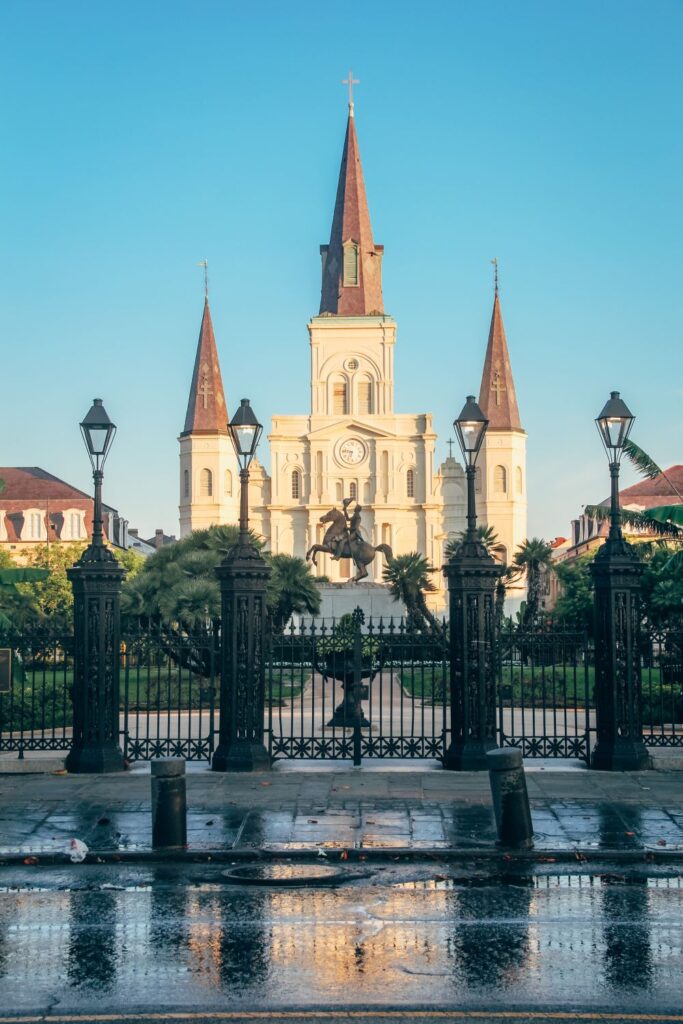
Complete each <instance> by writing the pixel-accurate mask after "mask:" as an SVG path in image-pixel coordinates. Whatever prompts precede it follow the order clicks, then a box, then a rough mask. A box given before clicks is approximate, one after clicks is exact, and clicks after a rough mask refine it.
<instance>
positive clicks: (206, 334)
mask: <svg viewBox="0 0 683 1024" xmlns="http://www.w3.org/2000/svg"><path fill="white" fill-rule="evenodd" d="M205 264H206V260H204V261H203V262H202V263H201V264H200V266H204V271H205V273H206V266H205ZM206 286H207V284H206V279H205V287H206ZM227 429H228V411H227V409H226V406H225V394H224V392H223V381H222V379H221V368H220V364H219V362H218V351H217V349H216V339H215V337H214V333H213V324H212V322H211V311H210V309H209V300H208V298H207V297H205V298H204V314H203V316H202V326H201V329H200V331H199V341H198V343H197V355H196V357H195V361H194V372H193V374H192V383H191V385H190V397H189V400H188V403H187V413H186V415H185V426H184V428H183V434H217V433H218V434H225V433H227Z"/></svg>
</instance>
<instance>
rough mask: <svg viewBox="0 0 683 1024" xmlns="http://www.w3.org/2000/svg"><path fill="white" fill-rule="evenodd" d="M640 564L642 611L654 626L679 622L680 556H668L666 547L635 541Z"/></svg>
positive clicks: (682, 616) (682, 598) (682, 613)
mask: <svg viewBox="0 0 683 1024" xmlns="http://www.w3.org/2000/svg"><path fill="white" fill-rule="evenodd" d="M636 550H637V551H638V554H639V556H640V558H641V559H642V561H643V564H644V572H643V576H642V581H641V594H642V600H643V613H644V615H645V618H646V619H647V621H648V622H649V623H651V625H653V626H655V627H660V626H665V625H668V624H671V625H678V626H679V628H680V626H681V624H682V623H683V559H681V558H672V557H671V551H670V549H669V548H668V547H667V546H664V545H661V544H657V543H656V542H655V543H649V544H648V543H643V544H638V545H637V548H636Z"/></svg>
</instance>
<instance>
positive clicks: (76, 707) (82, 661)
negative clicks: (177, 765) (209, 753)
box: [66, 398, 125, 772]
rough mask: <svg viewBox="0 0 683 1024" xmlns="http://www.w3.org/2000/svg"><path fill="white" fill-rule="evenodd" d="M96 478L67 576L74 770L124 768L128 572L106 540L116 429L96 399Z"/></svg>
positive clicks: (87, 424) (91, 437)
mask: <svg viewBox="0 0 683 1024" xmlns="http://www.w3.org/2000/svg"><path fill="white" fill-rule="evenodd" d="M81 433H82V434H83V440H84V441H85V446H86V448H87V449H88V455H89V456H90V462H91V464H92V468H93V480H94V482H95V502H94V509H93V527H92V538H91V542H90V544H89V545H88V547H87V548H86V549H85V551H84V552H83V554H82V555H81V557H80V559H79V560H78V562H76V564H75V565H74V566H72V568H71V569H69V570H68V571H67V576H68V577H69V580H70V581H71V586H72V588H73V593H74V686H73V716H74V723H73V738H72V741H71V749H70V750H69V754H68V756H67V759H66V767H67V770H68V771H70V772H112V771H121V770H122V769H123V766H124V765H123V754H122V752H121V748H120V746H119V644H120V632H121V621H120V620H121V616H120V608H119V602H120V596H121V583H122V580H123V577H124V575H125V572H124V570H123V569H121V568H120V566H119V564H118V562H117V561H116V559H115V557H114V555H113V554H112V552H111V551H110V549H109V548H108V547H107V545H106V544H105V543H104V532H103V530H102V478H103V472H102V471H103V467H104V463H105V461H106V458H107V455H108V454H109V449H110V448H111V443H112V440H113V438H114V434H115V433H116V427H115V426H114V424H113V423H112V421H111V420H110V419H109V417H108V416H107V412H106V410H105V408H104V406H103V405H102V399H101V398H96V399H95V400H94V402H93V405H92V407H91V409H90V410H89V412H88V414H87V416H86V417H85V419H84V420H83V422H82V423H81Z"/></svg>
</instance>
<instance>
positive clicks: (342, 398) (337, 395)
mask: <svg viewBox="0 0 683 1024" xmlns="http://www.w3.org/2000/svg"><path fill="white" fill-rule="evenodd" d="M346 411H347V406H346V384H345V383H339V384H335V385H334V388H333V392H332V412H333V413H336V414H338V415H341V416H345V415H346Z"/></svg>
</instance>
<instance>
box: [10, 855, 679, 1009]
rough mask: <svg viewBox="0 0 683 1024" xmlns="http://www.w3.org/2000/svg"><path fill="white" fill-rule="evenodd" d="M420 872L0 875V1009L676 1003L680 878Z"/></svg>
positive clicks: (165, 870) (184, 870)
mask: <svg viewBox="0 0 683 1024" xmlns="http://www.w3.org/2000/svg"><path fill="white" fill-rule="evenodd" d="M292 870H293V871H294V870H295V869H292ZM421 870H422V874H423V875H425V873H426V872H430V873H431V874H430V876H429V877H415V874H413V875H412V876H409V875H405V873H406V872H407V871H408V869H405V868H399V867H396V866H395V865H388V866H387V867H386V868H376V869H374V874H373V877H372V878H371V879H369V880H366V881H363V880H362V879H359V878H358V877H355V878H354V877H353V874H352V873H351V874H350V875H349V878H348V879H347V882H348V884H345V885H344V886H343V887H342V888H337V889H330V888H326V889H316V888H313V887H310V888H303V889H290V888H278V887H258V888H252V887H249V886H236V885H234V884H230V885H228V884H224V883H225V879H224V878H222V871H221V869H218V868H214V869H208V868H206V867H202V868H199V867H197V866H195V867H193V868H188V867H186V866H183V867H178V868H171V867H170V866H168V865H165V866H159V867H156V868H154V867H148V868H136V869H129V870H128V872H127V873H125V872H124V871H123V869H113V868H111V867H108V868H107V869H104V868H100V867H97V866H93V867H84V866H80V867H79V868H65V869H64V870H63V871H60V872H59V873H58V875H56V874H55V872H53V873H52V874H49V873H47V872H45V873H43V874H40V875H39V874H36V873H31V872H30V871H29V870H28V869H25V868H23V869H19V868H17V869H14V871H13V872H12V873H9V874H8V872H7V871H6V872H5V873H4V882H5V888H4V891H3V894H2V901H1V903H0V990H2V992H3V1005H4V1008H5V1010H8V1009H12V1010H19V1009H21V1010H29V1009H30V1010H39V1009H41V1008H44V1007H45V1006H47V1005H51V1006H53V1008H54V1006H55V1005H57V1006H59V1009H60V1010H62V1011H66V1010H67V1009H68V1008H75V1009H80V1010H83V1009H84V1008H86V1009H87V1008H88V1007H92V1006H97V1007H99V1008H104V1007H107V1006H116V1005H118V1006H120V1005H122V1004H124V1003H125V1005H126V1006H127V1007H128V1008H132V1007H141V1008H149V1007H154V1008H160V1007H164V1006H177V1007H182V1006H190V1005H192V1006H193V1007H206V1008H210V1007H212V1006H214V1007H215V1006H222V1007H225V1005H226V1004H229V1005H230V1006H241V1005H242V1006H246V1005H253V1006H268V1005H271V1006H274V1005H282V1006H286V1005H314V1004H321V1003H326V1004H346V1005H350V1006H353V1005H356V1006H359V1005H360V1006H363V1005H380V1004H382V1005H402V1004H412V1005H416V1004H427V1005H432V1006H434V1005H448V1006H454V1005H459V1006H463V1005H468V1006H470V1005H471V1006H476V1005H486V1006H487V1007H488V1008H491V1007H495V1006H499V1007H500V1006H502V1007H506V1006H513V1005H522V1004H534V1005H552V1006H568V1005H576V1004H578V1003H581V1004H582V1005H591V1006H596V1007H601V1006H602V1007H608V1006H609V1007H610V1008H621V1009H625V1008H631V1009H636V1008H638V1007H641V1008H642V1007H645V1008H654V1007H660V1008H672V1007H676V1006H677V1005H680V999H681V993H682V991H683V914H682V913H681V911H682V910H683V883H682V881H681V878H680V877H677V876H675V875H673V874H667V873H666V872H662V873H660V874H659V875H657V876H650V877H648V876H646V875H639V874H634V875H610V874H603V875H590V874H588V873H586V874H583V875H547V874H546V875H543V874H530V875H528V876H524V875H515V876H510V877H507V878H500V877H490V878H485V877H478V876H474V877H471V878H468V877H452V876H451V874H449V872H450V871H451V869H449V868H448V867H447V866H445V865H441V866H440V872H439V871H437V870H435V869H434V868H433V867H432V868H424V869H421ZM401 872H404V875H405V877H404V875H401ZM418 875H419V872H418Z"/></svg>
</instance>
